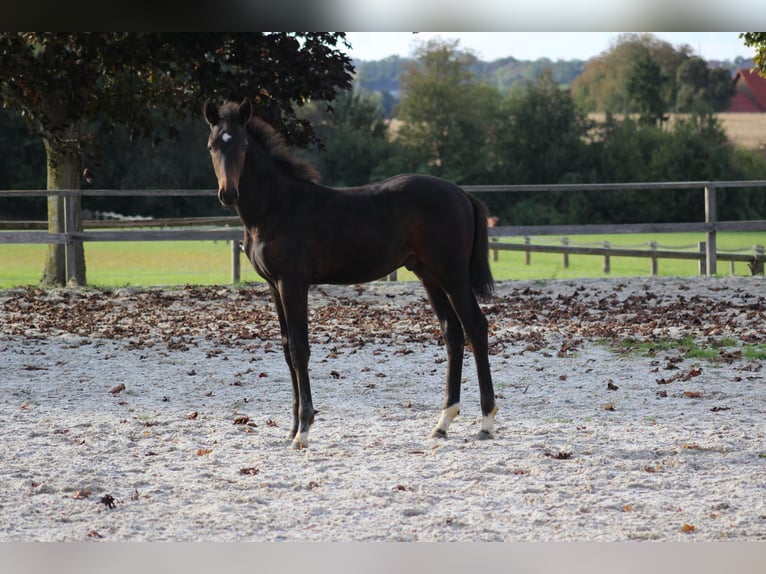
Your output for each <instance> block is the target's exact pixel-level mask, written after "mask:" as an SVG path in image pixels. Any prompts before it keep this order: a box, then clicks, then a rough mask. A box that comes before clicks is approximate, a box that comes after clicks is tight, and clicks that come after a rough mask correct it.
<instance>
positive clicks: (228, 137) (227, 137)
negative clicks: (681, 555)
mask: <svg viewBox="0 0 766 574" xmlns="http://www.w3.org/2000/svg"><path fill="white" fill-rule="evenodd" d="M231 138H232V135H231V134H230V133H229V132H223V135H222V136H221V139H222V140H223V141H225V142H229V141H231Z"/></svg>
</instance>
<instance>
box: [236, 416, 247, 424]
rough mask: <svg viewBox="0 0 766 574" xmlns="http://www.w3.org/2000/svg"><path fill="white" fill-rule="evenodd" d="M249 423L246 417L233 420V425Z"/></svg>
mask: <svg viewBox="0 0 766 574" xmlns="http://www.w3.org/2000/svg"><path fill="white" fill-rule="evenodd" d="M249 421H250V417H247V416H244V415H243V416H240V417H237V418H235V419H234V424H235V425H245V424H247V423H248V422H249Z"/></svg>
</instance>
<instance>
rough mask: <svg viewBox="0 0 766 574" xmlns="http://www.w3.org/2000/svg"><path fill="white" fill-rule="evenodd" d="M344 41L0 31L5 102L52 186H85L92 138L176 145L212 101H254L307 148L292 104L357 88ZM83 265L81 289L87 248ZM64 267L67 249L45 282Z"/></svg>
mask: <svg viewBox="0 0 766 574" xmlns="http://www.w3.org/2000/svg"><path fill="white" fill-rule="evenodd" d="M341 41H344V35H343V34H342V33H308V34H293V33H234V34H218V33H193V34H192V33H184V34H169V33H123V32H110V33H31V32H29V33H27V32H24V33H2V34H0V96H1V97H2V101H3V105H4V106H6V107H10V108H12V109H14V110H16V111H17V112H19V113H20V114H21V115H22V117H23V118H24V119H25V120H26V121H27V123H28V124H29V125H30V127H31V128H32V129H33V130H34V132H35V133H36V134H37V135H38V136H39V137H40V138H41V140H42V142H43V144H44V147H45V151H46V156H47V189H51V190H53V189H80V177H81V172H82V168H83V167H85V166H84V163H83V160H84V158H86V157H88V153H90V152H92V151H93V149H94V146H96V145H97V143H98V142H97V139H96V134H98V133H106V134H113V133H114V132H115V130H116V128H117V126H120V125H124V126H127V127H128V128H129V129H130V130H131V133H132V134H134V135H136V136H147V137H148V136H152V137H154V138H161V137H168V136H173V135H174V134H175V127H174V126H173V121H174V120H177V119H180V118H183V117H188V116H189V115H190V114H198V113H199V110H200V109H201V107H202V103H203V100H205V99H206V98H211V97H212V98H218V99H222V98H223V99H237V100H239V99H241V98H243V97H249V98H250V100H251V101H252V103H253V104H254V105H255V107H256V111H257V112H258V113H259V114H260V115H261V116H263V117H264V119H266V120H267V121H269V122H271V123H273V124H276V125H277V127H278V128H279V129H280V130H281V131H283V132H284V133H285V135H286V136H287V137H288V140H289V141H290V142H291V143H295V144H298V145H306V144H308V143H309V142H311V141H313V139H314V134H313V131H312V130H311V127H310V125H309V124H308V123H307V122H306V121H305V120H300V119H298V118H297V117H296V115H295V112H294V109H293V106H294V104H297V105H302V104H303V103H305V102H306V101H309V100H318V99H326V100H332V99H333V98H334V97H335V93H336V89H337V88H343V89H348V88H349V87H350V86H351V71H352V70H353V67H352V65H351V62H350V60H349V59H348V57H347V56H346V55H345V54H344V53H342V52H341V51H340V50H339V49H338V48H337V47H336V46H337V44H338V42H341ZM150 109H156V110H158V111H159V112H160V113H159V114H152V113H148V111H149V110H150ZM63 205H64V202H63V199H62V198H60V197H56V196H50V198H49V201H48V214H49V230H50V231H51V232H52V233H56V232H60V231H62V229H63V216H64V208H63ZM74 207H75V209H74V211H75V225H76V228H77V229H80V228H81V225H82V224H81V221H80V216H79V202H77V203H76V204H75V205H74ZM76 256H77V257H78V258H79V259H80V265H78V267H79V268H80V269H82V270H83V271H82V273H81V274H80V275H81V276H78V277H76V278H74V280H75V281H76V282H77V283H78V284H85V273H84V268H85V267H84V252H83V249H82V244H79V249H78V250H77V255H76ZM63 258H64V257H63V247H62V246H51V248H50V251H49V255H48V258H47V262H46V266H45V272H44V275H43V284H46V285H61V284H63V283H64V281H65V272H64V271H65V270H64V265H63Z"/></svg>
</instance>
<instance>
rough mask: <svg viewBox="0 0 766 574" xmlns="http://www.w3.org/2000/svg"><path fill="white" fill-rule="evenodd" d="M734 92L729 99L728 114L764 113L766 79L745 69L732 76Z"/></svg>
mask: <svg viewBox="0 0 766 574" xmlns="http://www.w3.org/2000/svg"><path fill="white" fill-rule="evenodd" d="M733 82H734V87H735V88H736V92H735V94H734V96H733V97H732V98H731V103H730V104H729V109H728V110H726V111H728V112H751V113H752V112H766V78H764V77H763V76H761V75H760V74H759V73H758V72H751V71H750V70H749V69H747V68H743V69H741V70H738V71H737V74H736V75H735V76H734V80H733Z"/></svg>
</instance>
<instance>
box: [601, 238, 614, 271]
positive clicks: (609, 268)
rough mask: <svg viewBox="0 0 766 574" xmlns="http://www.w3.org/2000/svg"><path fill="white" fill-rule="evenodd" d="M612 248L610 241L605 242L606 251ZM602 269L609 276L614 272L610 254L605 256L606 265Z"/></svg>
mask: <svg viewBox="0 0 766 574" xmlns="http://www.w3.org/2000/svg"><path fill="white" fill-rule="evenodd" d="M610 247H611V245H610V244H609V242H608V241H604V249H609V248H610ZM601 269H602V271H603V272H604V273H605V274H607V275H608V274H609V272H610V271H611V270H612V266H611V260H610V257H609V253H606V254H604V263H603V265H602V266H601Z"/></svg>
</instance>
